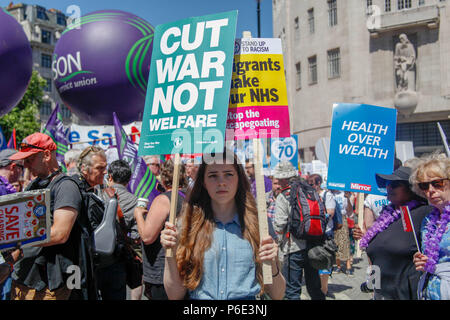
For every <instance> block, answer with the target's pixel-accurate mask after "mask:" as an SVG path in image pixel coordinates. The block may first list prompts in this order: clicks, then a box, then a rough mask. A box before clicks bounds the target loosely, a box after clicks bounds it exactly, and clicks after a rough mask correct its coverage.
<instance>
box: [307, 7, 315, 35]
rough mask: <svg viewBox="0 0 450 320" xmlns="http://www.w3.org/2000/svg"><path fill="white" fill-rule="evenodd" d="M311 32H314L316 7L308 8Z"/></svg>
mask: <svg viewBox="0 0 450 320" xmlns="http://www.w3.org/2000/svg"><path fill="white" fill-rule="evenodd" d="M308 24H309V32H310V33H314V8H311V9H309V10H308Z"/></svg>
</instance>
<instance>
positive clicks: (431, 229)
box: [424, 204, 450, 273]
mask: <svg viewBox="0 0 450 320" xmlns="http://www.w3.org/2000/svg"><path fill="white" fill-rule="evenodd" d="M428 217H429V220H428V223H427V226H426V234H425V240H424V246H425V252H424V254H425V255H426V256H427V257H428V260H427V263H426V264H425V267H424V269H425V271H426V272H428V273H434V271H435V270H436V263H437V262H438V260H439V243H440V242H441V240H442V236H443V235H444V233H445V230H446V229H447V224H448V222H449V221H450V204H448V205H446V206H445V208H444V211H443V212H442V214H441V215H440V214H439V210H438V209H437V208H434V210H433V211H432V212H431V213H430V215H429V216H428ZM438 224H439V227H438Z"/></svg>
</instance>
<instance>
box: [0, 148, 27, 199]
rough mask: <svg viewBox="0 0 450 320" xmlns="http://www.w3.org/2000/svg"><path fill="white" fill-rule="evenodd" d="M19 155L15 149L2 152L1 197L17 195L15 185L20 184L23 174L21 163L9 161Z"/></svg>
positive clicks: (0, 165)
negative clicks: (13, 156) (14, 155)
mask: <svg viewBox="0 0 450 320" xmlns="http://www.w3.org/2000/svg"><path fill="white" fill-rule="evenodd" d="M15 153H17V151H16V150H14V149H5V150H2V151H1V152H0V196H4V195H6V194H11V193H15V192H16V189H15V188H14V187H13V185H12V184H13V183H15V182H18V181H19V178H20V177H21V175H22V172H23V164H22V163H21V161H13V160H11V159H9V157H11V156H12V155H13V154H15Z"/></svg>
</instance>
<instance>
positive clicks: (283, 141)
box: [270, 135, 298, 170]
mask: <svg viewBox="0 0 450 320" xmlns="http://www.w3.org/2000/svg"><path fill="white" fill-rule="evenodd" d="M270 151H271V154H270V167H271V168H272V169H273V168H275V166H276V165H277V164H278V163H279V162H281V161H289V162H290V163H292V165H293V166H294V168H296V169H297V170H298V136H297V135H293V136H290V137H288V138H272V139H271V145H270Z"/></svg>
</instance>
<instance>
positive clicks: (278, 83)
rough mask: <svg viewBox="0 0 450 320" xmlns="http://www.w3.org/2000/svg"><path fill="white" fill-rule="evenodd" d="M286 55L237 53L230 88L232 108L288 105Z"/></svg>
mask: <svg viewBox="0 0 450 320" xmlns="http://www.w3.org/2000/svg"><path fill="white" fill-rule="evenodd" d="M287 105H288V101H287V90H286V79H285V75H284V65H283V55H281V54H243V55H236V56H235V57H234V63H233V78H232V82H231V91H230V108H239V107H250V106H287Z"/></svg>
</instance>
